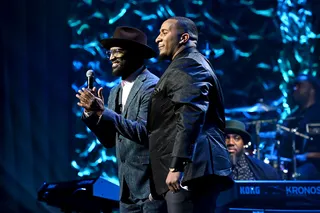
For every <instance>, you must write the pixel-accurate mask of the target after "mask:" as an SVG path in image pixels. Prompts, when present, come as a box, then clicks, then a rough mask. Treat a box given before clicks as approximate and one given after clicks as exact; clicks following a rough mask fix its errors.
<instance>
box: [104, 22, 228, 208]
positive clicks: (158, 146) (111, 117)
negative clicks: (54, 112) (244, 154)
mask: <svg viewBox="0 0 320 213" xmlns="http://www.w3.org/2000/svg"><path fill="white" fill-rule="evenodd" d="M197 40H198V32H197V28H196V25H195V24H194V22H193V21H191V20H190V19H188V18H185V17H172V18H169V19H168V20H166V21H165V22H164V23H163V24H162V26H161V29H160V35H159V36H158V37H157V39H156V43H157V44H158V47H159V50H160V57H162V58H166V59H169V60H171V61H172V62H171V64H170V65H169V67H168V68H167V70H166V71H165V72H164V74H163V75H162V77H161V78H160V80H159V82H158V84H157V86H156V87H155V90H154V93H153V94H152V96H151V102H150V106H149V111H148V119H147V122H145V121H143V120H139V121H132V120H128V119H124V118H123V117H122V116H120V115H118V114H117V113H115V112H114V111H112V110H108V109H105V111H104V113H103V115H102V118H101V119H103V120H104V122H107V123H111V124H112V125H113V127H114V128H116V129H117V131H118V132H119V133H120V134H122V135H124V136H125V137H128V138H130V139H132V140H135V141H140V140H144V139H145V138H146V137H148V138H149V150H150V159H151V169H152V180H153V184H152V185H151V187H152V188H151V189H152V195H153V197H154V198H159V197H162V198H164V199H165V200H166V203H167V207H168V212H170V213H173V212H174V213H179V212H184V213H188V212H193V213H194V212H204V213H205V212H214V209H215V202H216V198H217V195H218V194H219V192H220V191H222V190H225V189H227V188H228V187H231V186H232V184H233V181H232V180H231V178H230V177H229V175H231V162H230V159H229V154H228V151H227V148H226V144H225V139H224V129H225V115H224V101H223V94H222V91H221V87H220V84H219V81H218V79H217V77H216V75H215V73H214V71H213V68H212V66H211V64H210V63H209V61H208V60H207V59H206V58H205V57H204V56H203V55H202V54H201V53H200V52H199V51H198V50H197V49H196V47H197Z"/></svg>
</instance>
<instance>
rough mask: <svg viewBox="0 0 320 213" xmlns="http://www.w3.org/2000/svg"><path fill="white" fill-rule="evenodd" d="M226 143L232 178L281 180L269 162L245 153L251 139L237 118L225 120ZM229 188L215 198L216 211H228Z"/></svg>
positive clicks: (222, 212)
mask: <svg viewBox="0 0 320 213" xmlns="http://www.w3.org/2000/svg"><path fill="white" fill-rule="evenodd" d="M225 133H226V144H227V148H228V151H229V154H230V158H231V162H232V164H233V169H232V172H233V179H234V180H252V181H255V180H281V176H280V175H279V174H278V173H277V171H276V170H275V169H274V168H273V167H272V166H270V165H269V164H266V163H264V162H263V161H261V160H259V159H257V158H253V157H251V156H248V155H246V154H245V149H244V146H245V145H246V144H247V143H248V142H249V141H250V140H251V135H250V134H249V133H248V132H247V131H246V127H245V124H244V123H243V122H241V121H237V120H228V121H226V128H225ZM230 198H231V196H230V190H229V191H225V192H222V193H221V194H220V196H219V197H218V200H217V209H216V213H225V212H228V206H227V205H225V203H228V199H230Z"/></svg>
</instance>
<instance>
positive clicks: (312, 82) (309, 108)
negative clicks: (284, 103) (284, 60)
mask: <svg viewBox="0 0 320 213" xmlns="http://www.w3.org/2000/svg"><path fill="white" fill-rule="evenodd" d="M319 96H320V83H319V79H317V78H316V77H314V76H312V75H304V74H300V75H298V76H297V77H296V79H295V81H294V86H293V93H292V99H293V101H294V103H295V104H296V106H297V108H296V111H294V112H293V113H292V114H291V115H290V116H289V117H291V118H295V119H293V120H290V121H288V122H286V123H284V126H286V127H288V128H291V129H296V131H298V132H299V133H302V134H306V135H308V134H309V133H308V132H307V126H308V125H310V124H318V126H319V123H320V104H319ZM318 128H319V127H318ZM310 136H311V137H312V138H313V140H309V139H305V138H303V137H300V136H296V135H294V134H290V133H287V132H284V133H283V135H282V140H281V147H280V153H281V155H282V156H284V157H290V158H292V153H298V154H297V155H296V156H295V157H296V160H297V168H296V169H297V173H296V174H292V175H294V176H293V178H296V179H301V180H317V179H320V137H319V134H318V135H310ZM293 140H294V141H295V143H296V150H294V151H293V150H292V141H293ZM291 170H293V168H292V169H291ZM293 171H294V170H293Z"/></svg>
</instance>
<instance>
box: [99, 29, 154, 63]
mask: <svg viewBox="0 0 320 213" xmlns="http://www.w3.org/2000/svg"><path fill="white" fill-rule="evenodd" d="M147 40H148V39H147V36H146V34H144V33H143V32H142V31H141V30H139V29H137V28H133V27H127V26H121V27H117V28H116V30H115V31H114V33H113V37H112V38H107V39H103V40H101V41H100V43H101V44H102V46H103V47H104V48H106V49H110V48H111V47H122V48H128V49H135V50H137V54H141V56H142V57H144V58H152V57H155V56H156V52H155V51H154V50H153V49H152V48H151V47H149V46H148V45H147Z"/></svg>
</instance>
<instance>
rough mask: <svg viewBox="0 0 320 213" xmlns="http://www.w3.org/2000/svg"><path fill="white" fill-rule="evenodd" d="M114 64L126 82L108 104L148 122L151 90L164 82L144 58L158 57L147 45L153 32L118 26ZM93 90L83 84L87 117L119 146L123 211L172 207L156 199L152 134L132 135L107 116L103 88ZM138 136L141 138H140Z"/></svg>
mask: <svg viewBox="0 0 320 213" xmlns="http://www.w3.org/2000/svg"><path fill="white" fill-rule="evenodd" d="M101 44H102V46H103V47H104V48H106V49H107V50H108V51H107V56H108V57H109V60H110V61H111V63H112V74H113V75H115V76H119V77H121V78H122V82H121V84H119V85H117V86H115V87H114V88H112V90H111V92H110V95H109V99H108V109H110V110H113V111H115V112H117V113H118V114H120V115H121V116H122V117H123V118H126V119H130V120H134V121H138V122H140V121H142V120H146V119H147V110H148V103H149V99H150V95H151V94H152V92H153V89H154V87H155V85H156V83H157V82H158V80H159V79H158V77H156V76H155V75H153V74H152V73H151V72H150V71H148V69H147V68H146V66H145V65H144V60H145V59H148V58H152V57H154V56H155V55H156V54H155V52H154V51H153V50H152V49H151V48H150V47H149V46H148V45H147V36H146V35H145V34H144V33H143V32H141V31H140V30H138V29H136V28H132V27H118V28H117V29H116V30H115V32H114V35H113V38H109V39H104V40H102V41H101ZM95 92H96V89H95V88H93V91H89V90H88V89H83V90H81V91H79V94H77V95H76V96H77V97H78V98H79V100H80V102H79V103H78V105H79V106H81V107H83V108H84V110H85V111H84V116H83V117H82V118H83V121H84V122H85V124H86V125H87V126H88V127H89V128H90V129H91V130H92V132H93V133H94V134H95V135H96V136H97V138H98V139H99V141H100V142H101V143H102V144H103V145H104V146H105V147H106V148H109V147H113V146H114V145H115V146H116V154H117V161H118V167H119V171H118V176H119V181H120V212H121V213H123V212H141V213H142V212H145V213H147V212H148V213H149V212H150V213H156V212H166V205H165V202H164V201H150V200H149V195H150V181H149V177H150V168H149V167H150V165H149V163H150V162H149V151H148V139H147V138H146V137H145V138H143V139H141V140H139V141H138V140H135V141H133V140H129V139H128V138H125V137H123V136H122V135H120V134H119V132H118V131H117V130H116V129H115V128H114V127H113V126H112V125H111V124H110V122H108V121H106V120H105V117H104V116H103V111H104V110H105V109H104V101H103V96H102V88H100V89H99V90H98V95H97V97H96V96H95V95H94V94H95ZM137 141H138V142H137Z"/></svg>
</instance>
